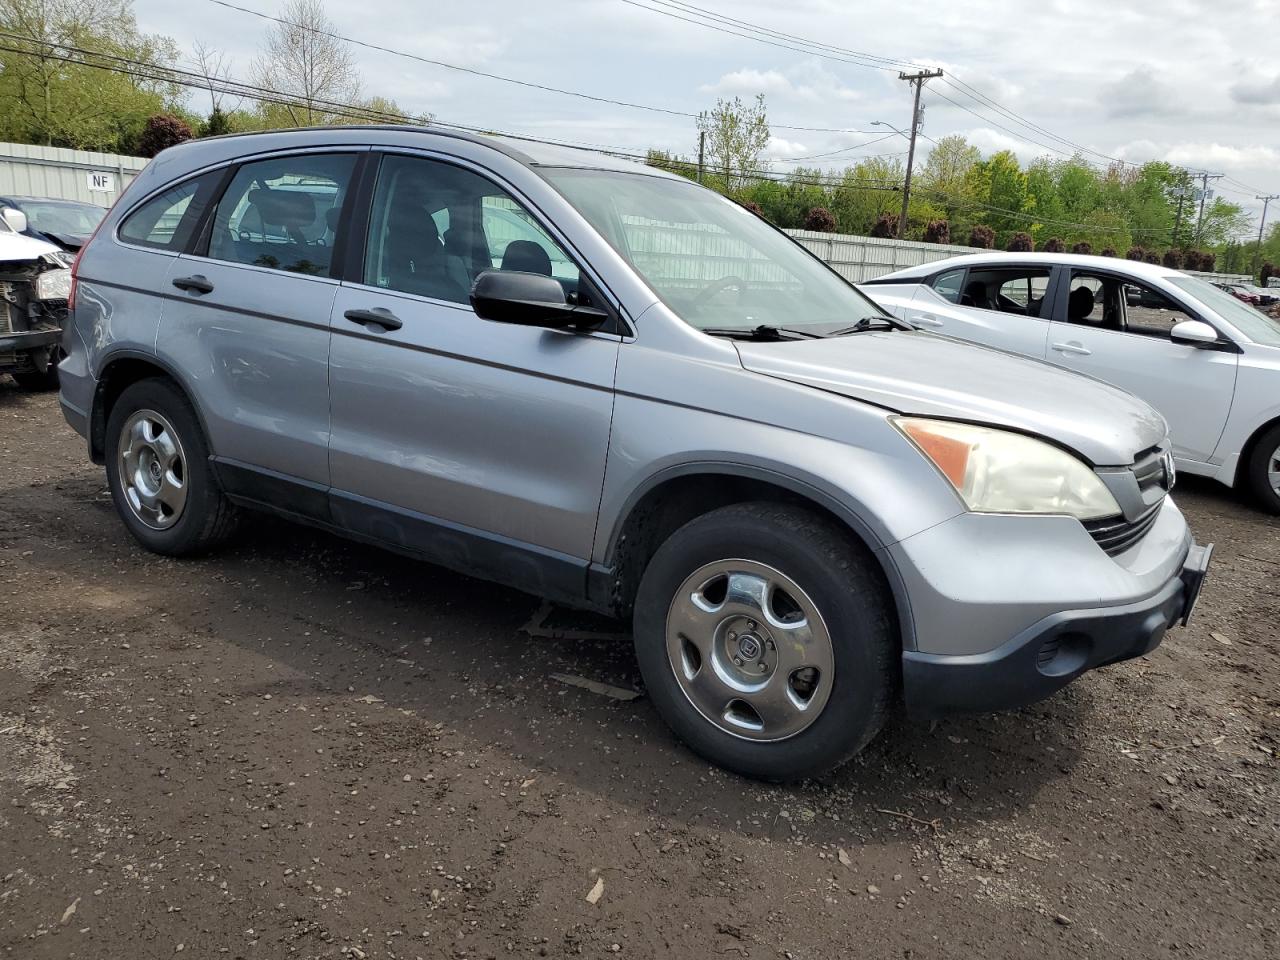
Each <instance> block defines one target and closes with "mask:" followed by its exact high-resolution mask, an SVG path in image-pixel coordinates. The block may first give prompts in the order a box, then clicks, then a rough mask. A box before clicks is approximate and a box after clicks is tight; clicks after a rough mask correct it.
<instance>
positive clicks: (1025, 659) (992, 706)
mask: <svg viewBox="0 0 1280 960" xmlns="http://www.w3.org/2000/svg"><path fill="white" fill-rule="evenodd" d="M1212 555H1213V545H1212V544H1210V545H1209V546H1200V545H1198V544H1195V543H1192V545H1191V548H1190V550H1189V551H1188V553H1187V556H1186V559H1185V560H1184V561H1183V564H1182V569H1181V571H1179V573H1178V574H1177V575H1176V576H1174V577H1173V578H1171V579H1170V580H1169V581H1168V583H1166V584H1165V585H1164V586H1163V587H1162V588H1161V589H1160V590H1159V591H1158V592H1157V593H1155V594H1154V595H1153V596H1150V597H1148V598H1146V599H1144V600H1139V601H1136V602H1133V603H1127V604H1122V605H1117V606H1108V607H1100V608H1096V609H1088V610H1067V611H1063V612H1061V613H1055V614H1051V615H1050V616H1047V617H1045V618H1044V619H1042V620H1040V621H1038V622H1037V623H1034V624H1032V625H1031V626H1030V627H1028V628H1027V629H1026V630H1024V631H1022V632H1021V633H1019V634H1018V635H1017V636H1015V637H1014V638H1013V639H1011V640H1009V641H1008V642H1007V643H1005V644H1003V645H1002V646H1000V647H997V648H996V649H995V650H991V651H989V652H987V653H980V654H972V655H968V656H946V655H940V654H930V653H922V652H919V651H912V650H908V651H906V652H904V653H903V655H902V670H903V686H904V689H905V693H906V700H907V707H908V709H909V710H910V711H911V712H912V713H913V714H915V715H917V716H923V717H938V716H945V715H947V714H953V713H975V712H986V711H991V710H1004V709H1010V708H1013V707H1021V706H1026V705H1027V704H1029V703H1035V702H1036V701H1038V700H1043V699H1044V698H1046V697H1048V696H1051V695H1052V694H1054V693H1056V692H1057V691H1058V690H1061V689H1062V688H1063V687H1065V686H1066V685H1067V684H1068V683H1070V682H1071V681H1072V680H1074V679H1076V677H1078V676H1080V675H1081V674H1082V673H1084V672H1085V671H1086V670H1092V669H1094V668H1096V667H1102V666H1106V665H1107V664H1109V663H1116V662H1118V661H1121V660H1128V659H1130V658H1132V657H1139V656H1142V655H1143V654H1145V653H1149V652H1150V651H1152V650H1153V649H1155V647H1156V646H1158V645H1159V643H1160V641H1161V640H1162V639H1164V635H1165V631H1167V630H1168V629H1169V628H1170V627H1173V626H1178V625H1185V624H1186V623H1187V622H1188V621H1189V620H1190V618H1191V613H1192V611H1193V610H1194V608H1195V604H1196V600H1197V599H1199V596H1200V588H1201V586H1202V585H1203V583H1204V578H1205V574H1206V573H1207V571H1208V569H1209V561H1210V558H1211V557H1212Z"/></svg>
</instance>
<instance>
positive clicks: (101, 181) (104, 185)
mask: <svg viewBox="0 0 1280 960" xmlns="http://www.w3.org/2000/svg"><path fill="white" fill-rule="evenodd" d="M89 189H90V190H91V191H92V192H94V193H115V192H116V178H115V174H113V173H90V174H89Z"/></svg>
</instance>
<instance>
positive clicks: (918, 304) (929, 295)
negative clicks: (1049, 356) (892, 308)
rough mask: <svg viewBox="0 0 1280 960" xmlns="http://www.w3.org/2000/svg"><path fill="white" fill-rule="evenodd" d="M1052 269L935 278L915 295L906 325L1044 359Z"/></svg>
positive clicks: (982, 269)
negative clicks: (914, 325)
mask: <svg viewBox="0 0 1280 960" xmlns="http://www.w3.org/2000/svg"><path fill="white" fill-rule="evenodd" d="M1053 282H1054V274H1053V268H1052V267H1049V266H1046V265H1044V264H1034V265H1032V264H1028V265H1026V266H1018V265H1010V266H1006V265H1003V264H1002V265H1000V266H998V267H997V266H991V267H987V266H970V267H960V268H957V269H953V270H945V271H943V272H941V273H938V274H935V275H934V276H933V277H931V278H930V279H929V280H927V281H926V282H925V283H922V284H921V285H920V287H919V289H918V290H917V291H916V295H915V297H914V298H913V300H912V302H911V306H910V308H909V309H908V310H907V311H906V313H905V319H906V320H908V321H909V322H911V323H914V324H916V325H917V326H920V327H922V328H924V329H926V330H932V331H934V332H936V333H945V334H947V335H948V336H952V337H959V338H961V339H962V340H971V341H973V342H974V343H981V344H984V345H986V346H989V347H999V348H1000V349H1002V350H1009V351H1011V352H1013V353H1020V354H1022V355H1024V356H1028V357H1034V358H1035V359H1037V360H1040V359H1043V358H1044V350H1045V342H1046V340H1047V339H1048V330H1049V324H1048V320H1047V316H1048V309H1049V308H1048V304H1050V303H1051V302H1052V300H1051V296H1050V294H1051V288H1052V285H1053Z"/></svg>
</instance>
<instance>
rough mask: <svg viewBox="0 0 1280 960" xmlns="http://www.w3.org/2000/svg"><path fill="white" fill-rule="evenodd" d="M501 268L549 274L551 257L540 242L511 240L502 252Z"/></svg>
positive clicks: (546, 275)
mask: <svg viewBox="0 0 1280 960" xmlns="http://www.w3.org/2000/svg"><path fill="white" fill-rule="evenodd" d="M502 269H503V270H519V271H520V272H522V273H540V274H542V275H543V276H544V277H549V276H551V257H550V256H548V254H547V251H546V250H544V249H543V248H542V246H541V245H540V244H537V243H534V242H533V241H532V240H512V241H511V242H510V243H508V244H507V249H506V250H504V251H503V253H502Z"/></svg>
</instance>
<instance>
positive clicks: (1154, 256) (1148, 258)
mask: <svg viewBox="0 0 1280 960" xmlns="http://www.w3.org/2000/svg"><path fill="white" fill-rule="evenodd" d="M1142 260H1143V262H1144V263H1157V264H1158V263H1159V262H1160V254H1158V253H1156V252H1155V251H1154V250H1148V251H1147V252H1146V253H1145V254H1143V256H1142Z"/></svg>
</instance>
